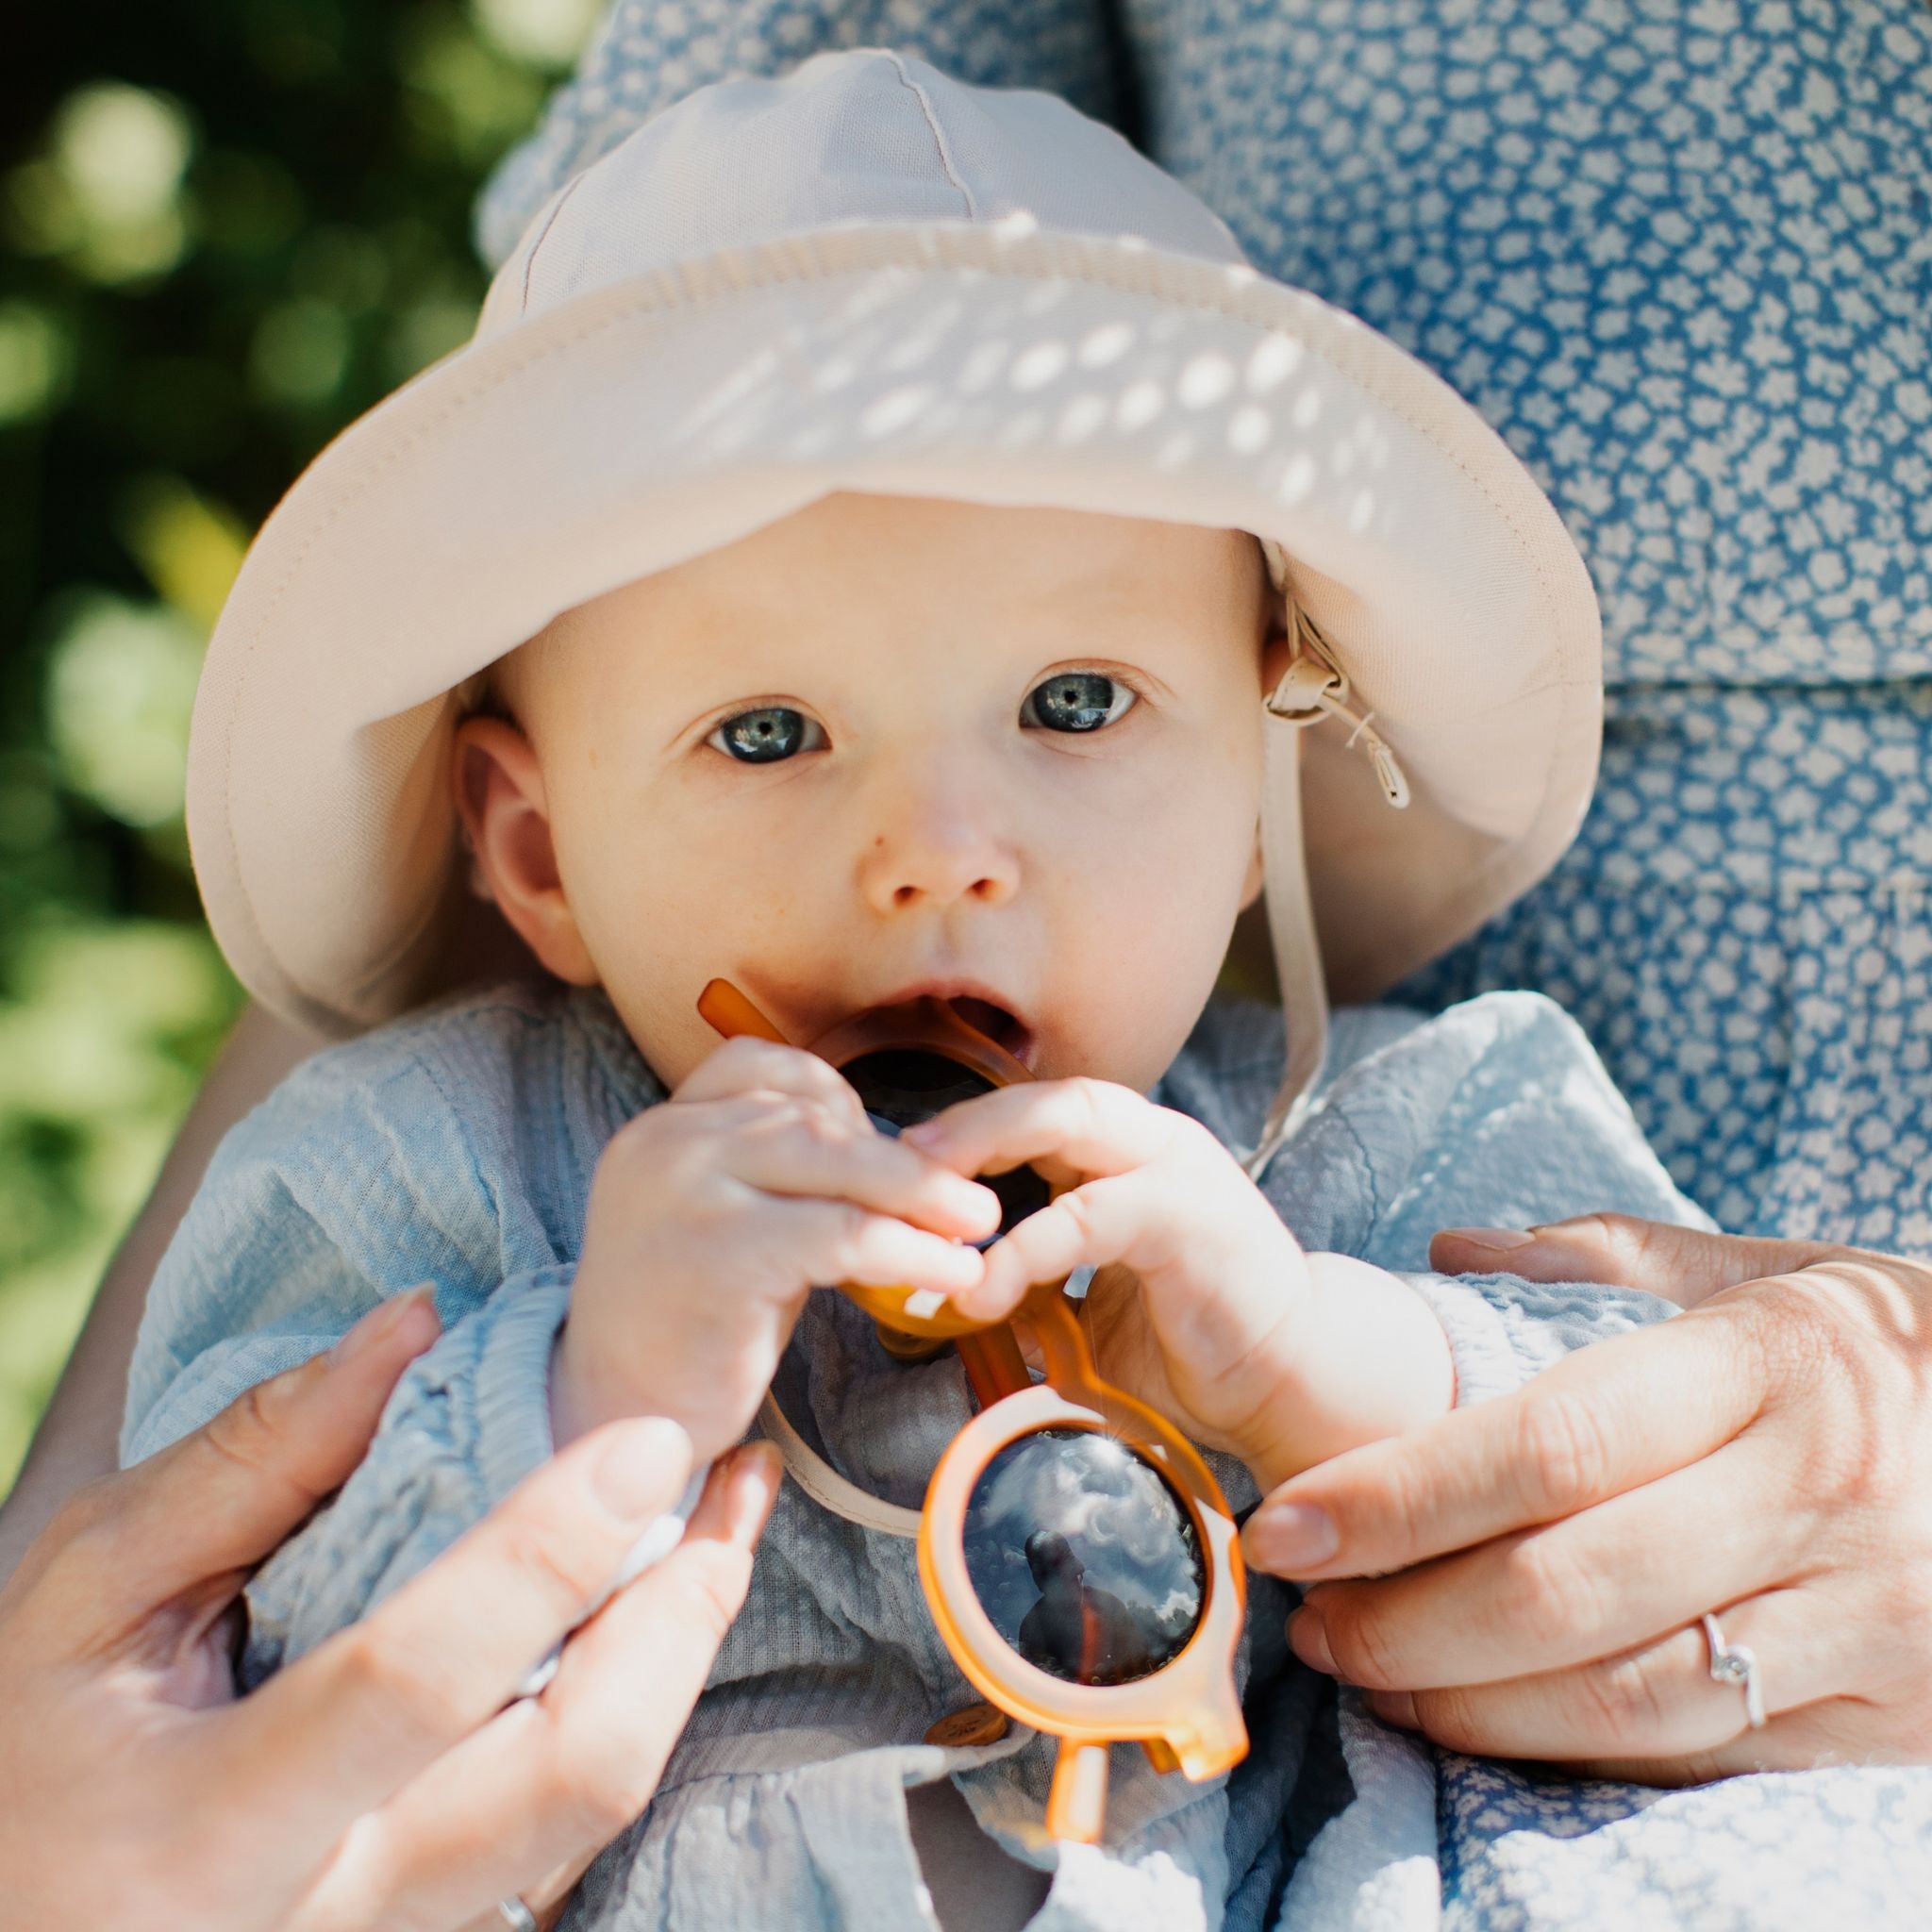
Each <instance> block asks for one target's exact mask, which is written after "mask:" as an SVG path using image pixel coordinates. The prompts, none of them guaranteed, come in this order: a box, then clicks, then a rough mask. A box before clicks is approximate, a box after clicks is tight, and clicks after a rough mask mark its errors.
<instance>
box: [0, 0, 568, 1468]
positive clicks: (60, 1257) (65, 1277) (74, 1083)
mask: <svg viewBox="0 0 1932 1932" xmlns="http://www.w3.org/2000/svg"><path fill="white" fill-rule="evenodd" d="M595 11H596V0H172V4H170V5H168V6H165V7H154V6H148V5H131V4H125V0H120V4H117V0H108V4H107V5H105V6H101V7H88V8H74V9H73V10H72V11H69V10H67V9H65V8H57V9H56V10H55V11H54V12H53V13H51V14H48V13H42V14H41V15H39V16H38V17H37V25H36V43H37V45H38V46H39V47H40V48H41V49H42V52H41V54H40V55H39V56H38V57H36V58H34V59H32V60H30V61H29V60H25V59H23V58H20V57H19V55H18V53H17V52H16V56H15V58H14V59H13V60H11V61H10V62H8V63H7V73H6V75H5V77H4V78H0V1493H4V1491H6V1489H7V1488H8V1485H9V1484H10V1483H11V1481H12V1478H13V1474H14V1473H15V1471H16V1469H17V1468H18V1465H19V1461H20V1457H21V1456H22V1454H23V1452H24V1451H25V1446H26V1442H27V1440H28V1437H29V1436H30V1434H31V1432H32V1428H33V1425H34V1422H35V1420H36V1419H37V1417H38V1416H39V1414H40V1412H41V1409H42V1407H43V1406H44V1404H45V1402H46V1398H47V1396H48V1394H49V1393H50V1392H51V1391H52V1389H53V1385H54V1382H55V1380H56V1378H57V1377H58V1374H59V1370H60V1365H61V1363H62V1362H63V1361H64V1359H65V1357H66V1354H67V1350H68V1347H69V1344H70V1343H71V1341H72V1340H73V1337H74V1335H75V1331H76V1330H77V1329H78V1327H79V1324H80V1322H81V1319H82V1317H83V1315H84V1314H85V1312H86V1308H87V1304H88V1301H89V1298H90V1297H91V1295H92V1291H93V1287H94V1284H95V1282H96V1281H97V1279H98V1278H99V1275H100V1273H101V1271H102V1269H103V1268H104V1267H105V1265H106V1262H107V1260H108V1257H109V1256H110V1255H111V1254H112V1252H113V1248H114V1246H115V1244H116V1242H117V1241H119V1240H120V1238H121V1235H122V1234H123V1232H124V1231H125V1228H126V1226H127V1224H128V1223H129V1222H130V1221H131V1220H132V1218H133V1216H134V1214H135V1212H136V1211H137V1210H138V1208H140V1206H141V1203H142V1200H143V1199H144V1198H145V1195H146V1193H147V1190H148V1188H149V1187H150V1186H151V1184H152V1182H153V1179H154V1176H155V1174H156V1172H157V1171H158V1167H159V1165H160V1161H161V1157H162V1155H163V1153H164V1152H165V1151H166V1148H167V1146H168V1143H169V1142H170V1141H171V1140H172V1139H173V1137H174V1134H175V1128H176V1126H177V1125H178V1124H179V1121H180V1118H181V1115H182V1114H183V1112H184V1111H185V1110H186V1108H187V1107H188V1104H189V1102H190V1100H191V1099H192V1095H193V1092H194V1089H195V1086H196V1084H197V1081H198V1080H199V1077H200V1075H201V1074H202V1072H203V1070H204V1069H205V1068H206V1066H207V1064H208V1060H209V1059H210V1058H211V1057H212V1055H213V1054H214V1052H215V1051H216V1049H217V1048H218V1047H219V1045H220V1043H221V1041H222V1039H223V1037H224V1035H225V1031H226V1029H227V1027H228V1025H229V1024H230V1023H231V1021H232V1020H233V1018H234V1016H235V1014H236V1012H237V1011H238V1009H239V1007H240V1004H241V996H240V993H239V991H238V989H237V988H236V986H235V984H234V982H233V980H232V979H231V978H230V976H229V974H228V973H227V970H226V968H225V966H224V965H223V963H222V961H221V958H220V956H219V955H218V954H217V953H216V951H215V949H214V947H213V945H212V943H211V942H210V941H209V940H208V936H207V933H206V931H205V929H204V928H203V926H202V924H201V921H200V916H199V908H198V905H197V901H196V898H195V893H194V886H193V880H192V875H191V873H190V870H189V866H188V855H187V846H186V841H185V839H184V837H183V834H182V828H181V784H182V766H183V756H184V751H185V747H186V742H187V731H188V719H189V711H190V707H191V704H192V697H193V690H194V680H195V676H196V673H197V670H198V667H199V662H200V657H201V652H202V649H203V647H204V645H205V643H206V641H207V638H208V630H209V627H210V625H211V624H212V622H213V619H214V616H215V613H216V612H217V611H218V610H219V608H220V607H221V603H222V599H223V597H224V595H225V592H226V591H227V587H228V584H229V582H230V581H231V579H232V577H233V575H234V573H235V569H236V567H237V565H238V564H239V562H240V560H241V556H242V548H243V546H244V545H245V543H246V541H247V538H248V535H249V533H250V532H251V531H253V529H254V528H255V527H256V525H258V524H259V523H260V521H261V520H262V518H263V517H264V516H265V515H266V514H267V513H268V511H269V509H270V508H272V507H273V506H274V504H275V499H276V498H277V496H278V495H279V494H280V493H281V491H283V490H284V489H285V488H286V487H287V486H288V484H289V483H290V482H291V481H292V479H293V478H294V476H295V475H296V473H297V471H298V470H299V469H300V468H301V467H302V465H303V464H304V463H305V462H306V461H307V460H308V458H309V457H311V456H312V455H313V454H314V453H315V451H316V450H318V449H319V448H320V447H321V446H322V445H323V443H325V441H327V440H328V439H329V437H330V436H332V435H333V434H334V433H335V431H336V430H337V429H338V428H340V427H341V425H343V424H344V423H346V422H347V421H349V420H350V419H351V418H352V417H354V416H356V415H358V414H359V413H360V412H361V411H362V410H364V409H365V408H369V407H370V406H371V405H372V404H373V403H375V401H377V400H378V399H379V398H380V397H381V396H383V395H384V394H386V393H387V392H388V391H390V390H391V389H393V388H394V387H395V386H396V385H397V384H398V383H400V382H402V381H403V380H405V379H406V378H407V377H408V376H409V375H413V374H414V373H415V372H416V371H417V370H419V369H420V368H422V367H423V366H424V365H425V363H428V362H431V361H433V360H435V359H436V358H438V357H439V356H441V355H442V354H444V353H445V352H446V351H447V350H449V349H451V348H453V347H455V346H456V345H457V344H458V342H459V341H462V340H463V339H464V338H465V337H466V336H467V335H468V334H469V332H470V328H471V326H472V324H473V322H474V319H475V309H476V305H477V303H478V302H479V301H480V299H481V296H482V291H483V286H484V281H485V275H484V273H483V271H482V269H481V267H480V266H479V265H478V263H477V262H476V260H475V257H474V256H473V254H472V253H471V248H470V242H469V215H470V204H471V201H472V198H473V196H474V194H475V190H476V188H477V186H478V184H479V183H480V181H481V180H482V178H483V176H484V175H485V174H486V173H487V172H488V170H489V168H490V166H491V163H492V162H493V161H494V160H495V159H496V158H497V157H498V156H500V155H501V154H502V153H503V152H504V150H505V149H506V148H507V147H508V146H509V145H510V144H511V143H512V142H514V141H515V140H516V139H517V138H518V137H519V136H521V135H522V134H523V133H525V131H527V130H528V129H529V128H530V127H531V126H532V125H534V124H535V122H536V119H537V116H538V113H539V111H540V108H541V104H542V101H543V98H544V95H545V93H546V92H547V91H548V89H549V87H550V86H551V85H552V84H553V82H554V80H555V78H556V76H557V75H559V74H561V73H563V72H565V71H567V69H568V68H569V66H570V64H571V62H572V60H573V59H574V58H575V52H576V50H577V48H578V47H579V46H580V45H581V43H582V42H583V40H584V38H585V36H586V35H587V34H588V32H589V30H590V28H591V25H592V21H593V18H594V14H595Z"/></svg>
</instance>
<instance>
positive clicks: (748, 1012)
mask: <svg viewBox="0 0 1932 1932" xmlns="http://www.w3.org/2000/svg"><path fill="white" fill-rule="evenodd" d="M698 1011H699V1013H700V1014H702V1015H703V1016H704V1018H705V1019H706V1020H707V1021H708V1023H709V1024H710V1025H711V1027H712V1029H713V1030H714V1031H715V1032H717V1033H720V1034H722V1035H723V1036H724V1038H725V1039H726V1040H736V1039H737V1038H738V1036H739V1035H740V1034H741V1033H750V1034H754V1035H756V1036H757V1038H758V1039H759V1040H769V1041H774V1043H775V1044H777V1045H779V1046H790V1045H791V1041H789V1040H787V1039H786V1038H785V1036H784V1035H783V1034H782V1033H780V1032H779V1031H778V1029H777V1028H776V1027H775V1026H774V1025H773V1024H772V1023H771V1022H770V1021H769V1020H768V1019H766V1018H765V1016H764V1014H763V1013H761V1012H760V1011H759V1010H758V1008H757V1007H756V1006H754V1005H753V1004H752V1002H751V1001H750V1000H748V999H747V998H746V997H745V996H744V994H743V993H741V992H740V991H739V990H738V989H737V988H736V987H735V986H733V985H732V983H731V982H730V981H729V980H728V979H712V980H708V981H707V982H706V983H705V990H704V991H703V992H701V993H699V995H698Z"/></svg>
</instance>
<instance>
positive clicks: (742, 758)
mask: <svg viewBox="0 0 1932 1932" xmlns="http://www.w3.org/2000/svg"><path fill="white" fill-rule="evenodd" d="M813 731H818V732H819V740H820V741H821V742H823V741H824V732H823V731H819V727H818V725H817V724H816V723H815V722H814V721H813V720H811V719H810V718H808V717H806V716H805V715H804V714H803V713H802V712H799V711H794V710H792V709H791V707H790V706H788V705H767V706H764V707H762V708H759V709H758V710H756V711H741V712H739V714H738V715H737V717H735V718H727V719H725V721H724V724H720V725H719V726H717V728H716V729H715V730H713V731H712V733H711V735H710V736H709V737H708V739H706V740H705V742H706V743H707V744H715V745H716V746H717V747H718V749H719V750H720V751H722V752H725V753H728V754H729V755H730V756H731V757H732V758H736V759H737V760H738V761H739V763H740V764H743V765H773V764H776V763H777V762H778V761H779V759H781V758H790V757H791V755H792V753H793V752H795V751H802V750H810V749H812V748H813V747H811V746H809V745H808V744H807V743H806V737H807V734H808V733H809V732H813Z"/></svg>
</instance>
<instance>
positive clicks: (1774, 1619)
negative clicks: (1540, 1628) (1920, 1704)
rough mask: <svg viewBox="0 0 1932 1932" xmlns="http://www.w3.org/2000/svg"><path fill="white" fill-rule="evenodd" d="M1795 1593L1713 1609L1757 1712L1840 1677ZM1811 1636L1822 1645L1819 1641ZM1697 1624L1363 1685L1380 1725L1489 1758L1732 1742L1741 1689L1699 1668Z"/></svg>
mask: <svg viewBox="0 0 1932 1932" xmlns="http://www.w3.org/2000/svg"><path fill="white" fill-rule="evenodd" d="M1844 1621H1845V1620H1844V1619H1842V1618H1823V1619H1822V1618H1821V1617H1820V1614H1819V1607H1818V1605H1817V1604H1816V1603H1815V1602H1814V1601H1813V1600H1812V1592H1811V1591H1808V1590H1807V1589H1805V1588H1796V1589H1789V1590H1774V1591H1767V1592H1766V1593H1765V1594H1763V1595H1761V1596H1754V1597H1751V1598H1749V1599H1747V1600H1746V1601H1744V1602H1742V1603H1740V1604H1736V1605H1734V1606H1732V1607H1729V1608H1726V1609H1724V1611H1723V1613H1722V1616H1721V1618H1720V1627H1721V1633H1722V1636H1723V1638H1724V1644H1725V1646H1726V1647H1727V1648H1741V1649H1746V1650H1749V1651H1750V1652H1751V1653H1752V1655H1753V1657H1755V1659H1756V1660H1757V1662H1756V1674H1757V1686H1758V1691H1759V1693H1760V1695H1761V1696H1762V1698H1763V1700H1764V1708H1765V1711H1766V1714H1767V1715H1768V1716H1769V1717H1770V1718H1772V1719H1775V1718H1776V1717H1777V1716H1778V1715H1779V1713H1781V1712H1787V1711H1793V1710H1797V1709H1800V1708H1802V1707H1805V1706H1807V1705H1809V1704H1811V1703H1813V1702H1815V1701H1816V1700H1818V1699H1821V1698H1826V1697H1830V1696H1831V1695H1833V1693H1834V1692H1835V1691H1838V1690H1839V1689H1840V1687H1841V1685H1842V1684H1843V1683H1844V1682H1845V1681H1846V1664H1847V1654H1846V1653H1848V1648H1849V1647H1848V1646H1847V1645H1843V1644H1835V1643H1833V1642H1832V1641H1831V1633H1832V1632H1833V1630H1834V1629H1835V1628H1837V1627H1840V1626H1841V1625H1842V1624H1843V1623H1844ZM1821 1640H1822V1641H1821ZM1710 1664H1711V1653H1710V1645H1709V1643H1708V1641H1707V1639H1706V1637H1705V1634H1704V1626H1703V1623H1702V1621H1701V1619H1693V1620H1691V1622H1689V1623H1688V1624H1684V1625H1682V1626H1681V1627H1679V1628H1677V1629H1674V1630H1673V1631H1671V1632H1669V1633H1668V1634H1667V1635H1665V1636H1664V1637H1662V1638H1660V1639H1658V1640H1657V1641H1654V1642H1649V1643H1645V1644H1643V1645H1641V1646H1640V1647H1638V1648H1636V1649H1633V1650H1629V1651H1625V1652H1623V1653H1621V1654H1619V1655H1618V1656H1615V1657H1605V1658H1603V1659H1601V1660H1599V1661H1596V1662H1593V1663H1590V1664H1586V1665H1583V1666H1580V1667H1578V1668H1577V1669H1574V1670H1566V1671H1556V1672H1549V1673H1544V1674H1534V1675H1526V1676H1519V1677H1513V1678H1510V1679H1507V1680H1506V1681H1504V1682H1501V1683H1495V1684H1478V1685H1464V1686H1457V1687H1454V1688H1445V1689H1441V1690H1432V1691H1412V1692H1410V1691H1372V1692H1371V1693H1370V1694H1369V1697H1368V1705H1369V1708H1370V1709H1371V1710H1373V1711H1374V1712H1375V1714H1376V1715H1377V1716H1378V1717H1380V1718H1382V1719H1383V1720H1384V1721H1385V1722H1387V1723H1391V1724H1400V1725H1403V1726H1405V1727H1407V1728H1410V1729H1416V1730H1421V1731H1422V1732H1424V1734H1425V1735H1426V1736H1427V1737H1429V1738H1430V1739H1431V1740H1433V1741H1435V1742H1436V1743H1439V1744H1443V1745H1446V1746H1447V1747H1448V1748H1449V1749H1451V1750H1453V1751H1463V1752H1468V1753H1471V1754H1474V1755H1481V1756H1484V1757H1539V1758H1554V1759H1561V1760H1566V1761H1574V1760H1575V1759H1577V1758H1578V1757H1588V1758H1621V1759H1625V1760H1631V1759H1651V1758H1655V1759H1662V1758H1677V1757H1688V1756H1690V1755H1691V1754H1694V1753H1701V1752H1712V1751H1717V1750H1720V1749H1722V1748H1723V1747H1724V1746H1725V1745H1730V1744H1737V1743H1741V1742H1743V1741H1744V1740H1747V1739H1749V1738H1751V1737H1752V1735H1753V1733H1752V1730H1751V1725H1750V1721H1749V1709H1748V1706H1747V1704H1746V1702H1745V1697H1744V1692H1743V1689H1742V1687H1741V1686H1740V1685H1739V1684H1736V1683H1731V1682H1720V1681H1718V1680H1717V1679H1715V1678H1713V1677H1712V1676H1711V1674H1710Z"/></svg>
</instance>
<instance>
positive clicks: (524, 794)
mask: <svg viewBox="0 0 1932 1932" xmlns="http://www.w3.org/2000/svg"><path fill="white" fill-rule="evenodd" d="M451 783H452V787H453V789H454V791H455V793H456V807H457V812H458V816H459V817H460V819H461V820H462V825H463V836H464V838H465V840H467V841H468V843H469V847H470V851H471V853H472V855H473V856H474V858H475V864H476V870H477V872H478V873H479V874H481V884H482V886H483V887H484V888H486V889H487V891H488V894H489V896H490V897H491V898H492V899H494V900H495V901H496V904H497V907H498V908H499V909H500V910H501V912H502V913H503V916H504V917H505V918H506V919H507V920H508V921H509V923H510V924H511V925H512V926H514V927H515V928H516V930H517V932H518V934H519V935H520V936H521V937H522V939H523V941H524V943H525V945H526V946H528V947H529V949H530V950H531V952H533V953H534V954H536V956H537V958H539V959H541V961H542V962H543V964H544V965H545V966H546V967H548V968H549V970H550V971H551V972H552V973H554V974H556V975H557V976H558V978H559V979H562V980H566V981H568V982H569V983H570V984H571V985H573V986H595V985H596V984H597V977H598V975H597V969H596V968H595V967H594V966H593V965H592V964H591V956H590V953H589V951H588V950H587V949H586V947H585V945H584V941H583V936H582V935H581V934H580V933H579V932H578V930H577V923H576V919H575V916H574V915H573V913H572V912H571V909H570V901H569V900H568V899H567V898H566V897H565V895H564V890H563V879H562V876H561V874H560V873H559V872H558V864H557V843H556V840H555V838H554V837H553V836H552V832H551V826H550V808H549V801H548V794H547V793H546V792H545V791H544V787H543V770H542V767H541V764H540V763H539V762H538V759H537V754H536V752H535V750H534V749H532V747H531V744H530V741H529V740H528V739H527V738H525V736H524V734H523V733H522V732H521V731H519V730H518V729H517V727H516V726H515V725H514V724H508V723H506V722H505V721H504V720H503V719H501V718H466V719H465V720H464V721H463V722H462V724H459V725H458V727H457V735H456V742H455V747H454V750H453V753H452V757H451Z"/></svg>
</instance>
